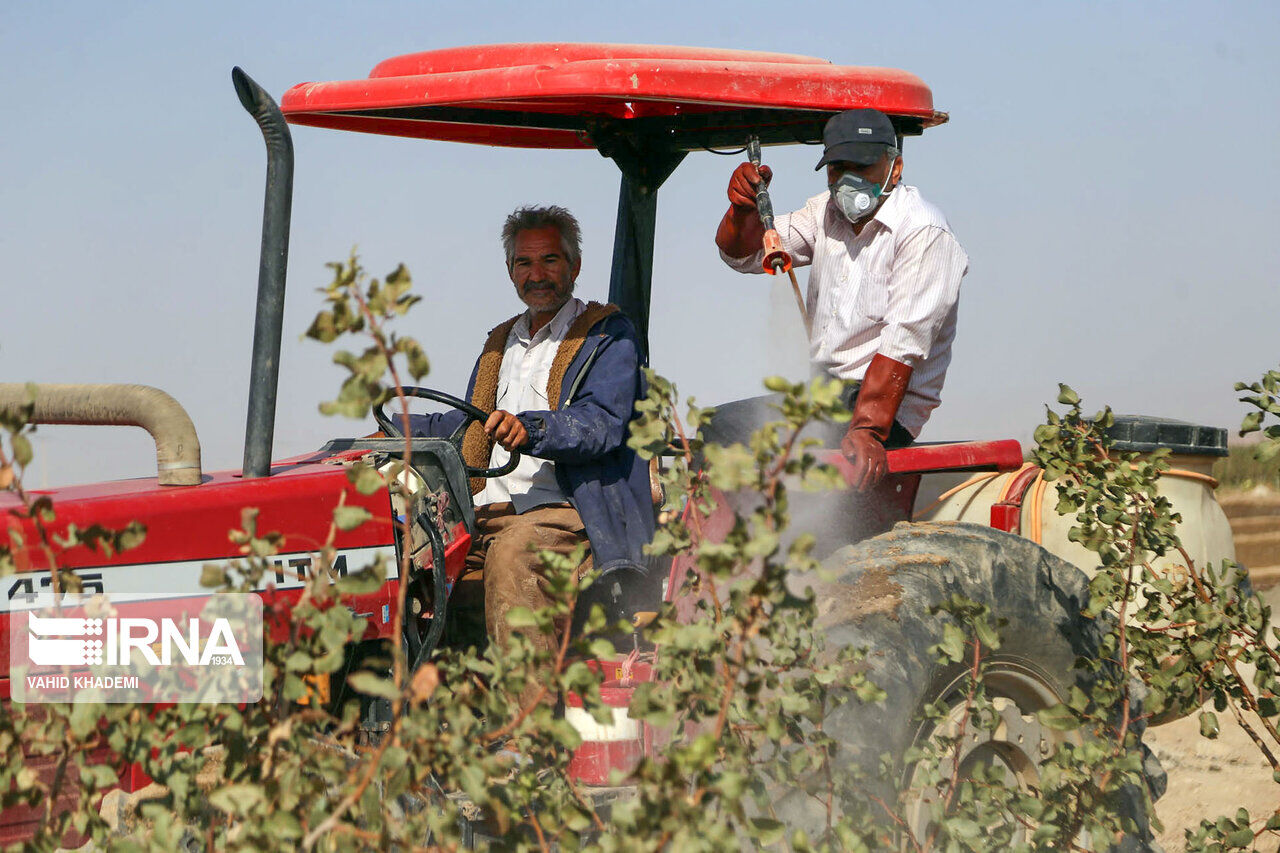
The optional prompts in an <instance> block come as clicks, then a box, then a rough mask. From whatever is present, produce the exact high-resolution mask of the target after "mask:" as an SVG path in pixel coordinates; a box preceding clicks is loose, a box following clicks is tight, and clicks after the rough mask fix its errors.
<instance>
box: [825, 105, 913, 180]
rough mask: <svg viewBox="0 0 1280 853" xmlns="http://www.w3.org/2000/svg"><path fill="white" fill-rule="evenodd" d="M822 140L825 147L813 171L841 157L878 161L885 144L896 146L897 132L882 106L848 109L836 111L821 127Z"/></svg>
mask: <svg viewBox="0 0 1280 853" xmlns="http://www.w3.org/2000/svg"><path fill="white" fill-rule="evenodd" d="M822 144H823V146H824V147H825V149H826V150H824V151H823V152H822V159H821V160H819V161H818V165H817V166H815V167H814V171H817V170H818V169H821V168H822V167H823V166H825V165H827V164H828V163H834V162H836V161H838V160H844V161H847V162H849V163H853V164H855V165H858V166H870V165H872V164H875V163H878V162H880V158H881V157H883V156H884V149H885V147H886V146H889V147H895V148H896V147H897V145H898V134H897V133H896V132H895V131H894V129H893V122H891V121H889V117H888V116H887V115H885V114H884V113H882V112H880V111H879V110H845V111H844V112H842V113H836V114H835V115H833V116H832V117H831V118H830V120H829V121H828V122H827V126H826V127H825V128H823V129H822Z"/></svg>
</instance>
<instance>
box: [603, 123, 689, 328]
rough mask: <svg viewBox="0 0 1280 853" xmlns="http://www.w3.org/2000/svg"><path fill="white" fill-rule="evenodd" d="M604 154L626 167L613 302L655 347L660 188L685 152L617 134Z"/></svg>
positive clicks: (611, 284)
mask: <svg viewBox="0 0 1280 853" xmlns="http://www.w3.org/2000/svg"><path fill="white" fill-rule="evenodd" d="M610 142H611V143H613V144H609V145H608V146H607V147H606V146H605V145H601V146H600V150H601V153H603V154H604V155H605V156H607V157H610V158H611V159H613V161H614V162H615V163H617V164H618V167H619V168H620V169H621V170H622V189H621V192H620V193H619V195H618V221H617V225H616V227H615V228H614V234H613V269H612V271H611V272H610V275H609V301H610V302H613V303H615V304H617V305H618V307H619V308H621V309H622V311H623V313H625V314H626V315H627V317H628V318H630V320H631V321H632V322H633V323H634V324H635V326H636V331H637V332H638V333H639V334H640V341H641V343H642V344H643V345H644V348H645V351H646V352H647V351H648V349H649V296H650V291H651V289H652V285H653V236H654V227H655V225H656V223H657V218H658V188H659V187H660V186H662V183H663V182H664V181H665V180H666V179H667V178H668V177H669V176H670V175H671V173H672V172H673V171H675V168H676V166H678V165H680V161H681V160H683V159H684V156H685V152H683V151H671V150H664V149H662V148H658V147H653V146H649V145H645V144H643V139H637V138H636V137H630V138H627V137H625V136H624V137H620V138H619V137H615V138H614V139H612V140H610Z"/></svg>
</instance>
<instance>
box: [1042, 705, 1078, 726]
mask: <svg viewBox="0 0 1280 853" xmlns="http://www.w3.org/2000/svg"><path fill="white" fill-rule="evenodd" d="M1036 719H1038V720H1039V721H1040V723H1041V724H1042V725H1045V726H1048V727H1049V728H1051V729H1056V730H1057V731H1060V732H1068V731H1072V730H1074V729H1078V728H1080V719H1079V718H1078V717H1077V716H1076V715H1075V714H1074V713H1073V712H1072V711H1071V709H1070V708H1068V707H1067V706H1066V705H1054V706H1053V707H1052V708H1045V709H1043V710H1040V711H1036Z"/></svg>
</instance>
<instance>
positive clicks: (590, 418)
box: [411, 303, 654, 569]
mask: <svg viewBox="0 0 1280 853" xmlns="http://www.w3.org/2000/svg"><path fill="white" fill-rule="evenodd" d="M603 307H604V306H598V305H595V304H594V303H593V304H592V305H591V306H589V309H588V310H595V311H596V312H597V313H599V311H600V310H601V309H602V308H603ZM504 327H505V328H506V329H509V328H510V324H509V323H507V324H504V325H503V326H499V327H498V328H497V329H496V330H495V333H494V334H491V336H490V344H489V345H487V346H486V352H489V351H491V349H492V343H493V341H494V339H495V338H498V337H500V338H501V339H502V341H503V343H505V339H506V333H505V331H502V330H503V329H504ZM571 331H572V329H571ZM498 332H501V334H497V333H498ZM640 353H641V347H640V342H639V339H638V337H637V336H636V332H635V328H634V327H633V326H632V325H631V322H630V321H629V320H627V318H626V317H624V316H623V315H622V314H621V313H619V312H617V311H616V310H615V311H613V312H612V313H608V314H607V315H606V316H604V317H603V318H602V319H600V320H598V321H596V322H594V323H593V324H592V325H591V326H590V328H589V329H588V330H587V331H586V337H585V340H584V341H583V342H582V346H581V349H579V350H578V352H577V354H576V355H575V356H574V357H573V359H572V360H571V361H570V362H569V364H568V367H567V368H566V369H565V370H564V374H563V377H562V378H561V379H560V381H559V382H558V384H559V388H560V393H559V394H558V395H557V396H558V400H557V402H558V405H557V407H556V408H555V409H554V410H550V411H528V412H518V413H516V417H517V418H519V420H520V422H521V423H523V424H524V427H525V429H526V430H528V432H529V440H528V443H527V444H526V445H525V446H524V447H522V448H521V449H520V452H521V453H528V454H530V455H532V456H536V457H539V458H541V459H549V460H551V461H552V462H554V463H555V472H556V480H557V482H558V483H559V484H560V488H561V489H562V490H564V493H565V494H566V495H568V496H569V503H570V504H572V505H573V507H574V508H575V509H576V510H577V511H578V515H580V516H581V517H582V524H583V527H585V528H586V531H587V537H588V538H589V539H590V540H591V552H592V557H593V562H594V565H595V567H596V568H598V569H605V568H608V567H609V565H610V564H611V563H616V562H618V561H628V562H634V563H640V564H643V563H644V561H645V557H644V556H643V548H644V546H645V545H646V544H648V542H649V541H650V540H651V539H652V538H653V529H654V509H653V499H652V497H651V492H650V486H649V469H648V466H647V465H646V464H645V462H644V460H642V459H640V458H639V457H638V456H637V455H636V453H635V451H633V450H632V449H631V448H629V447H627V434H628V425H629V423H630V422H631V418H632V416H633V415H634V412H635V403H636V400H637V399H639V398H640V397H641V396H642V395H643V394H644V377H643V374H642V373H641V372H640V367H641V364H642V362H643V359H642V356H641V355H640ZM484 360H485V354H484V353H482V354H481V357H480V359H477V361H476V366H475V368H474V369H473V370H472V371H471V380H470V381H469V382H468V383H467V399H468V400H471V401H472V402H473V403H476V404H477V405H479V406H480V407H481V408H486V409H487V408H492V406H493V402H492V401H491V400H490V401H479V402H477V401H476V399H475V396H476V393H475V392H476V381H477V376H478V375H479V374H480V373H481V370H482V362H483V361H484ZM498 363H500V360H499V362H498ZM491 364H492V362H490V365H491ZM555 369H556V368H555V367H553V372H554V371H555ZM556 378H557V377H555V376H554V375H553V377H552V379H551V380H549V381H548V389H549V390H550V389H552V388H554V387H555V384H557V383H556ZM486 402H487V405H486V404H485V403H486ZM463 419H464V415H463V414H462V413H461V412H456V411H454V412H446V413H444V414H437V415H414V416H412V419H411V427H412V430H413V434H414V435H420V436H448V435H451V434H452V433H453V431H454V430H456V429H457V428H458V427H459V426H461V424H462V422H463ZM472 429H474V427H473V428H472ZM468 462H469V463H470V464H473V465H474V464H476V463H477V460H476V459H469V460H468ZM479 464H481V465H488V464H489V462H488V455H487V453H486V454H484V456H483V459H482V460H480V461H479Z"/></svg>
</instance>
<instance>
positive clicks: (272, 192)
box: [231, 68, 293, 477]
mask: <svg viewBox="0 0 1280 853" xmlns="http://www.w3.org/2000/svg"><path fill="white" fill-rule="evenodd" d="M231 80H232V82H233V83H234V84H235V87H236V94H237V95H238V96H239V97H240V103H241V104H243V105H244V108H245V110H246V111H248V113H249V114H250V115H251V116H253V119H254V121H256V122H257V123H258V127H259V128H260V129H261V130H262V138H263V140H264V141H265V142H266V144H267V189H266V199H265V201H264V202H263V210H262V253H261V256H260V258H259V261H258V307H257V313H256V315H255V319H254V325H253V362H252V365H251V367H250V373H249V416H248V420H247V423H246V425H245V435H244V469H243V474H244V476H245V477H266V476H267V475H268V474H270V472H271V445H272V441H273V439H274V435H275V425H276V392H277V387H278V385H279V380H280V333H281V328H282V327H283V324H284V286H285V272H286V268H287V266H288V261H289V218H290V208H291V207H292V205H293V139H292V137H291V136H290V135H289V126H288V125H287V124H285V120H284V116H283V115H282V114H281V112H280V107H279V106H277V105H276V102H275V100H274V99H273V98H272V97H271V96H270V95H269V94H267V92H266V90H265V89H263V88H262V87H261V86H259V85H258V84H257V83H255V82H254V81H253V80H252V79H251V78H250V77H249V75H248V74H245V73H244V72H243V71H241V70H240V69H239V68H233V69H232V70H231Z"/></svg>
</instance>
